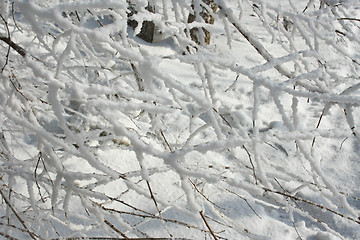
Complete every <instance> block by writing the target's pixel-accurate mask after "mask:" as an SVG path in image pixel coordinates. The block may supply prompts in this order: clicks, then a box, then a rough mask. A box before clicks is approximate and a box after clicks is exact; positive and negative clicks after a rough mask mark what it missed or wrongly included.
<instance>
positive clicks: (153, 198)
mask: <svg viewBox="0 0 360 240" xmlns="http://www.w3.org/2000/svg"><path fill="white" fill-rule="evenodd" d="M146 184H147V186H148V188H149V192H150V196H151V199H152V200H153V202H154V204H155V207H156V209H157V211H158V213H159V216H160V219H161V222H162V223H163V225H164V227H165V229H166V230H167V232H168V233H169V235H170V237H173V235H172V234H171V233H170V231H169V229H168V227H167V226H166V224H165V220H164V218H163V216H162V213H161V210H160V208H159V205H158V203H157V201H156V199H155V196H154V194H153V191H152V189H151V186H150V182H149V181H148V180H146Z"/></svg>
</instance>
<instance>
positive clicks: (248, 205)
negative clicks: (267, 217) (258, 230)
mask: <svg viewBox="0 0 360 240" xmlns="http://www.w3.org/2000/svg"><path fill="white" fill-rule="evenodd" d="M225 190H226V191H228V192H229V193H232V194H234V195H236V196H237V197H239V198H241V199H242V200H244V201H245V202H246V204H247V205H248V206H249V208H250V209H251V210H252V211H253V212H254V213H255V215H256V216H258V218H260V219H262V218H261V217H260V215H259V214H258V213H257V212H256V211H255V209H254V208H253V207H252V206H251V205H250V203H249V202H248V201H247V200H246V198H244V197H242V196H240V195H239V194H237V193H236V192H233V191H231V190H229V189H227V188H225Z"/></svg>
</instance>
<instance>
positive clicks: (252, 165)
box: [242, 145, 258, 185]
mask: <svg viewBox="0 0 360 240" xmlns="http://www.w3.org/2000/svg"><path fill="white" fill-rule="evenodd" d="M242 148H243V149H244V150H245V152H246V153H247V155H248V157H249V161H250V164H251V167H252V170H253V175H254V178H255V184H256V185H257V184H258V180H257V177H256V173H255V166H254V163H253V161H252V158H251V155H250V152H249V151H248V150H247V148H246V147H245V145H243V146H242Z"/></svg>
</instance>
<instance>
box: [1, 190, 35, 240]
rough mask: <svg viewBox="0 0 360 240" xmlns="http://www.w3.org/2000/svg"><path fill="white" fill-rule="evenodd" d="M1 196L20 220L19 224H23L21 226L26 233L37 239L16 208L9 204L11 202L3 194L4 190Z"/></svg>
mask: <svg viewBox="0 0 360 240" xmlns="http://www.w3.org/2000/svg"><path fill="white" fill-rule="evenodd" d="M0 194H1V196H2V198H3V199H4V201H5V203H6V205H8V207H9V208H10V209H11V211H12V212H13V213H14V214H15V216H16V218H17V219H18V220H19V222H20V223H21V225H23V227H24V228H25V230H26V232H27V233H28V234H29V235H30V237H31V238H32V239H35V240H36V239H37V237H36V236H35V234H34V233H33V232H31V231H30V230H29V228H28V227H27V226H26V224H25V222H24V220H22V219H21V217H20V216H19V214H18V213H17V212H16V210H15V209H14V207H13V206H12V205H11V203H10V202H9V200H8V199H7V198H6V196H5V194H4V193H3V191H2V190H0Z"/></svg>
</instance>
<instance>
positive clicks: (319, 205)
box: [263, 188, 360, 224]
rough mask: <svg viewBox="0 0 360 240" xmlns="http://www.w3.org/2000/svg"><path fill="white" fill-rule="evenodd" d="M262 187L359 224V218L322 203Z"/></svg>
mask: <svg viewBox="0 0 360 240" xmlns="http://www.w3.org/2000/svg"><path fill="white" fill-rule="evenodd" d="M263 189H264V190H265V191H267V192H272V193H276V194H279V195H282V196H285V197H288V198H291V199H294V200H296V201H300V202H303V203H307V204H309V205H312V206H315V207H318V208H320V209H323V210H326V211H328V212H331V213H333V214H336V215H338V216H340V217H343V218H346V219H348V220H350V221H353V222H355V223H357V224H360V220H357V219H355V218H352V217H349V216H345V215H344V214H342V213H340V212H337V211H335V210H333V209H331V208H328V207H325V206H323V205H321V204H319V203H315V202H312V201H309V200H307V199H304V198H300V197H297V196H294V195H291V194H288V193H284V192H280V191H277V190H271V189H269V188H263Z"/></svg>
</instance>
